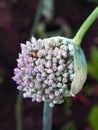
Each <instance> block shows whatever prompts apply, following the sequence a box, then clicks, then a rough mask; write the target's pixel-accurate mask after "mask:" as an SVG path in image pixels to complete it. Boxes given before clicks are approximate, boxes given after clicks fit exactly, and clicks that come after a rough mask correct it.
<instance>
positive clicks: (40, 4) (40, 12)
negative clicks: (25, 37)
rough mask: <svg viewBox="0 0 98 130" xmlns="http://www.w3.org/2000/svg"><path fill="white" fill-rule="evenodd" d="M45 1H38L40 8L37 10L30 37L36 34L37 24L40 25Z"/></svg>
mask: <svg viewBox="0 0 98 130" xmlns="http://www.w3.org/2000/svg"><path fill="white" fill-rule="evenodd" d="M43 3H44V0H40V1H39V3H38V8H37V12H36V15H35V20H34V23H33V26H32V28H31V33H30V36H29V39H30V38H31V36H32V35H35V33H36V31H37V26H38V23H39V20H40V17H41V14H42V8H43Z"/></svg>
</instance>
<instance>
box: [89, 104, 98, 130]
mask: <svg viewBox="0 0 98 130" xmlns="http://www.w3.org/2000/svg"><path fill="white" fill-rule="evenodd" d="M89 123H90V125H91V127H92V128H93V130H98V105H95V106H93V107H92V109H91V111H90V114H89Z"/></svg>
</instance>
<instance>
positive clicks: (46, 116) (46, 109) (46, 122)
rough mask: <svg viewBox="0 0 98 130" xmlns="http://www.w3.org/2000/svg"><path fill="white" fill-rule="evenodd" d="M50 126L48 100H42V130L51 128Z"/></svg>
mask: <svg viewBox="0 0 98 130" xmlns="http://www.w3.org/2000/svg"><path fill="white" fill-rule="evenodd" d="M51 127H52V108H51V107H50V106H49V103H48V102H44V109H43V130H51Z"/></svg>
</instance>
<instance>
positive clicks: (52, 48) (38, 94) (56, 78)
mask: <svg viewBox="0 0 98 130" xmlns="http://www.w3.org/2000/svg"><path fill="white" fill-rule="evenodd" d="M17 62H18V64H17V68H15V69H14V74H15V76H14V77H13V79H14V80H15V81H16V83H17V84H18V87H17V89H19V90H21V91H23V96H24V97H25V98H26V97H28V98H32V101H37V102H41V101H47V102H49V105H50V106H51V107H53V106H54V104H60V103H62V102H64V99H65V97H68V96H74V95H75V94H77V93H78V92H79V91H80V90H81V88H82V86H83V84H84V82H85V80H86V75H87V67H86V60H85V57H84V54H83V52H82V50H81V48H80V47H79V46H77V45H76V44H74V43H73V40H72V39H68V38H64V37H61V36H57V37H51V38H45V39H39V40H36V39H35V38H34V37H32V39H31V41H30V42H29V41H27V42H26V44H21V53H20V54H19V58H18V59H17Z"/></svg>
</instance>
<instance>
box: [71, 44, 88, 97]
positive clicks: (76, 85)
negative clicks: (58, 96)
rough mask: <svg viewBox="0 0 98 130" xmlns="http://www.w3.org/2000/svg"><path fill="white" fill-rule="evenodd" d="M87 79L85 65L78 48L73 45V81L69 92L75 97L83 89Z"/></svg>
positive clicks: (82, 55)
mask: <svg viewBox="0 0 98 130" xmlns="http://www.w3.org/2000/svg"><path fill="white" fill-rule="evenodd" d="M86 78H87V63H86V59H85V56H84V53H83V51H82V49H81V48H80V46H78V45H76V44H74V79H73V81H72V84H71V90H70V92H71V93H72V94H73V95H75V94H77V93H78V92H79V91H80V90H81V89H82V87H83V85H84V83H85V80H86Z"/></svg>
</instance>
